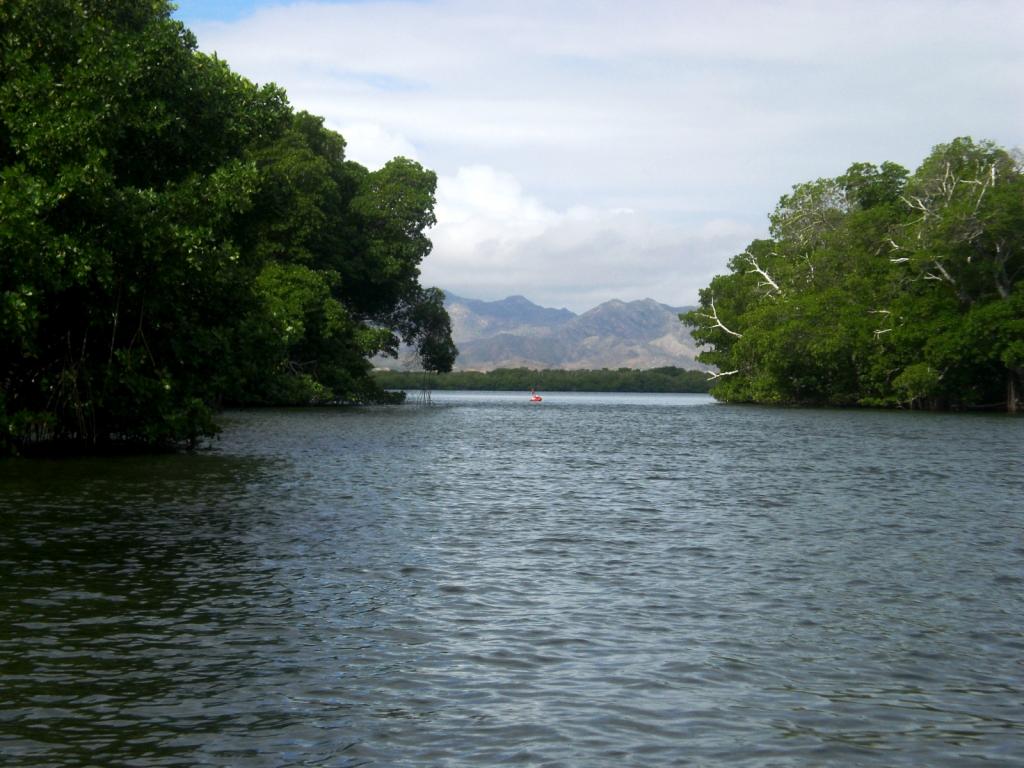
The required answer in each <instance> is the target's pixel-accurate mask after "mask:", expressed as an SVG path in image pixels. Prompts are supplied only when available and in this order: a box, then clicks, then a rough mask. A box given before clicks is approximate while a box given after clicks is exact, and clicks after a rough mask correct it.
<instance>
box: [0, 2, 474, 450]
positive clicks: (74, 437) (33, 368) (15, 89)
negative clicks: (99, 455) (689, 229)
mask: <svg viewBox="0 0 1024 768" xmlns="http://www.w3.org/2000/svg"><path fill="white" fill-rule="evenodd" d="M171 8H172V6H171V5H170V4H169V3H167V2H164V0H9V1H8V2H4V3H2V4H0V75H2V77H0V452H2V451H4V450H12V449H17V448H18V447H19V446H23V445H25V444H26V443H29V442H33V441H51V440H56V441H67V442H73V443H76V444H82V445H90V446H99V445H102V444H105V443H110V442H124V441H130V442H141V443H145V444H150V445H159V444H177V443H192V442H195V441H196V440H197V439H198V438H200V437H202V436H204V435H209V434H211V433H213V432H214V431H215V425H214V423H213V420H212V414H213V413H214V411H215V409H216V408H217V407H219V406H222V405H224V404H257V403H260V404H273V403H310V402H338V401H341V402H354V401H369V400H374V399H379V398H380V397H382V396H383V393H382V392H381V390H380V389H379V388H378V387H376V385H375V384H374V383H373V381H372V379H371V377H370V376H369V371H370V365H369V363H368V362H367V359H368V358H369V357H371V356H373V355H375V354H378V353H380V352H385V353H386V352H389V351H395V350H397V348H398V346H399V344H400V343H402V342H405V343H408V344H412V345H413V346H414V347H415V348H416V349H417V350H418V351H419V352H420V353H421V356H422V362H423V365H424V366H425V367H426V368H427V369H428V370H438V371H443V370H450V368H451V365H452V362H453V360H454V357H455V354H456V350H455V347H454V345H453V344H452V343H451V332H450V322H449V320H448V317H447V314H446V313H445V312H444V307H443V296H441V294H440V292H439V291H437V290H436V289H425V288H423V287H422V286H420V284H419V264H420V262H421V261H422V259H423V258H424V257H425V256H426V255H427V254H428V253H429V252H430V241H429V239H428V238H427V236H426V234H425V231H426V229H427V228H428V227H430V226H431V225H432V224H433V223H434V213H433V206H434V189H435V185H436V177H435V175H434V174H433V173H432V172H431V171H428V170H426V169H424V168H422V167H421V166H420V165H419V164H417V163H415V162H413V161H411V160H408V159H405V158H395V159H394V160H392V161H391V162H389V163H388V164H386V165H385V166H384V167H383V168H381V169H379V170H377V171H369V170H367V169H366V168H364V167H362V166H360V165H358V164H357V163H354V162H351V161H349V160H347V159H346V158H345V141H344V139H343V138H342V137H341V136H340V135H338V134H337V133H334V132H333V131H330V130H328V129H327V128H325V126H324V124H323V120H322V119H321V118H320V117H317V116H314V115H310V114H307V113H304V112H296V111H295V110H294V109H293V108H292V107H291V106H290V104H289V103H288V100H287V97H286V95H285V93H284V92H283V91H282V90H281V89H280V88H278V87H277V86H275V85H272V84H270V85H263V86H258V85H255V84H253V83H251V82H249V81H248V80H246V79H245V78H243V77H240V76H239V75H237V74H235V73H234V72H232V71H231V69H230V68H229V67H228V66H227V64H226V63H225V62H223V61H221V60H220V59H218V58H217V57H216V56H209V55H206V54H203V53H200V52H199V51H198V50H197V48H196V41H195V38H194V37H193V35H192V34H191V33H190V32H189V31H188V30H187V29H185V28H184V26H182V24H180V23H179V22H177V21H175V20H174V19H172V18H171V15H170V12H171Z"/></svg>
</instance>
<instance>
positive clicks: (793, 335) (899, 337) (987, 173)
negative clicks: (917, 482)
mask: <svg viewBox="0 0 1024 768" xmlns="http://www.w3.org/2000/svg"><path fill="white" fill-rule="evenodd" d="M769 220H770V223H771V226H770V233H769V234H770V236H769V237H768V238H767V239H763V240H755V241H753V242H752V243H751V244H750V245H749V246H748V247H747V249H746V250H745V251H743V252H742V253H740V254H738V255H736V256H735V257H733V259H732V260H731V261H730V262H729V273H728V274H725V275H719V276H717V277H715V278H714V279H713V280H712V281H711V284H710V285H709V286H707V287H706V288H704V289H703V290H701V292H700V307H699V308H698V309H696V310H693V311H691V312H688V313H686V314H684V315H682V316H681V319H682V320H683V321H684V322H685V323H686V324H687V325H689V326H690V327H691V328H692V329H693V330H692V334H693V337H694V339H695V340H696V341H697V342H698V343H699V344H701V345H703V346H705V347H706V349H705V351H703V352H702V353H701V354H700V355H699V356H698V358H697V359H698V360H699V361H700V362H702V363H705V364H707V365H709V366H714V367H715V369H716V370H717V373H716V380H717V386H716V387H715V388H714V395H715V397H716V398H718V399H720V400H724V401H727V402H736V403H742V402H748V403H762V404H780V405H809V406H869V407H887V408H894V407H896V408H919V409H927V410H936V411H937V410H952V411H964V410H982V409H989V410H1001V411H1008V412H1011V413H1019V412H1021V411H1022V410H1024V279H1022V278H1024V155H1022V154H1021V152H1020V151H1019V150H1015V151H1008V150H1006V149H1003V148H1001V147H999V146H997V145H995V144H994V143H992V142H990V141H980V142H975V141H974V140H973V139H971V138H966V137H965V138H958V139H955V140H953V141H952V142H950V143H949V144H940V145H938V146H936V147H935V148H934V149H933V151H932V153H931V154H930V155H929V156H928V157H927V158H926V159H925V160H924V162H923V163H922V164H921V166H920V167H919V168H918V169H917V170H916V171H915V172H913V173H910V172H909V171H908V170H907V169H905V168H902V167H901V166H899V165H897V164H895V163H888V162H886V163H882V164H881V165H878V166H876V165H873V164H870V163H854V164H853V165H851V166H850V167H849V169H848V170H847V171H846V173H844V174H843V175H841V176H838V177H836V178H831V179H818V180H816V181H811V182H807V183H805V184H798V185H796V186H794V187H793V191H792V192H791V193H790V194H788V195H784V196H783V197H782V198H781V200H780V201H779V204H778V206H777V207H776V208H775V211H774V212H773V213H772V215H771V216H770V217H769Z"/></svg>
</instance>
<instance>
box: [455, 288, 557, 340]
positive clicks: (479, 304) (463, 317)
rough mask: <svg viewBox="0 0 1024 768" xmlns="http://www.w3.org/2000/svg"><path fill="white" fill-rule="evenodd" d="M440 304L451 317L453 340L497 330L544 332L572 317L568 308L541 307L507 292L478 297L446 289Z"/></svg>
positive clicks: (546, 332) (526, 332) (471, 337)
mask: <svg viewBox="0 0 1024 768" xmlns="http://www.w3.org/2000/svg"><path fill="white" fill-rule="evenodd" d="M444 304H445V308H446V309H447V310H448V314H449V316H451V319H452V337H453V338H454V339H455V343H456V344H458V343H459V342H460V341H470V340H472V339H480V338H486V337H488V336H496V335H497V334H499V333H510V334H513V335H517V336H530V335H538V334H539V335H547V334H549V333H551V331H552V329H554V328H557V327H559V326H561V325H564V324H565V323H567V322H569V321H570V320H572V319H573V318H575V317H576V314H575V313H573V312H570V311H569V310H568V309H548V308H547V307H541V306H538V305H537V304H534V303H533V302H532V301H530V300H529V299H527V298H526V297H525V296H509V297H508V298H507V299H502V300H501V301H480V300H479V299H466V298H463V297H462V296H456V295H455V294H454V293H446V294H445V302H444Z"/></svg>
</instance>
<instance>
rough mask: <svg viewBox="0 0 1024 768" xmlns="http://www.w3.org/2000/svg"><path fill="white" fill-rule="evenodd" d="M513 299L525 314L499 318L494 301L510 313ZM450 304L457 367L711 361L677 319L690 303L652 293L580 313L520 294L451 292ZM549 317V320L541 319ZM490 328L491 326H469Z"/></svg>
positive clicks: (597, 366)
mask: <svg viewBox="0 0 1024 768" xmlns="http://www.w3.org/2000/svg"><path fill="white" fill-rule="evenodd" d="M510 301H512V302H514V304H513V306H515V307H518V308H519V309H521V311H522V314H520V315H513V316H510V317H507V318H506V319H504V320H503V323H502V322H498V321H496V320H495V319H494V316H493V315H491V314H490V311H491V308H492V307H494V306H495V305H499V306H498V307H496V309H497V312H498V313H499V314H501V313H505V312H507V311H508V310H509V309H510V307H509V305H508V304H507V302H510ZM446 306H447V307H448V312H449V314H450V315H452V318H453V334H452V335H453V338H454V339H455V343H456V345H458V347H459V358H458V360H456V362H455V367H456V368H457V369H459V370H491V369H494V368H516V367H526V368H566V369H578V368H591V369H600V368H659V367H661V366H667V365H674V366H678V367H680V368H700V369H704V368H706V366H703V365H700V364H699V363H697V362H696V360H695V358H696V356H697V348H696V344H695V343H694V341H693V338H692V337H691V336H690V334H689V331H688V330H687V328H686V327H685V326H684V325H683V324H682V323H681V322H680V321H679V313H680V312H684V311H686V308H685V307H670V306H667V305H665V304H660V303H658V302H656V301H654V300H653V299H642V300H639V301H629V302H625V301H618V300H612V301H606V302H605V303H604V304H601V305H599V306H597V307H594V308H593V309H591V310H589V311H587V312H584V313H583V314H582V315H574V314H573V313H572V312H569V311H568V310H565V309H562V310H546V309H544V308H542V307H537V305H535V304H532V303H531V302H529V301H526V300H524V299H522V297H513V299H505V300H504V302H475V303H474V305H473V306H470V305H469V304H467V303H464V301H463V300H461V299H459V297H451V296H450V297H449V300H448V301H447V302H446ZM538 310H539V311H538ZM542 313H551V314H546V315H545V314H542ZM502 317H505V316H504V315H503V314H502ZM455 318H458V319H457V320H456V319H455ZM544 318H549V321H548V322H543V320H544ZM484 328H486V329H488V331H489V332H480V331H477V332H475V333H472V332H471V333H466V332H465V329H473V330H474V331H476V330H477V329H484ZM495 331H497V332H495Z"/></svg>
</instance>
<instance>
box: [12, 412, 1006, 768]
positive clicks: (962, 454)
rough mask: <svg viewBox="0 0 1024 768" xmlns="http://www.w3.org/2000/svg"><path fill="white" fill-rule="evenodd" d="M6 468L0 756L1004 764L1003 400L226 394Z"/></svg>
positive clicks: (54, 761)
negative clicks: (164, 450)
mask: <svg viewBox="0 0 1024 768" xmlns="http://www.w3.org/2000/svg"><path fill="white" fill-rule="evenodd" d="M224 425H225V431H224V434H223V436H222V438H221V439H220V440H219V441H218V442H217V443H216V444H215V445H214V447H213V448H212V449H211V450H208V451H204V452H200V453H197V454H193V455H172V456H158V457H141V458H128V459H125V458H121V459H87V460H68V461H60V462H51V461H21V462H5V463H0V764H2V765H4V766H7V768H14V767H17V768H22V767H26V768H27V767H28V766H33V768H35V767H42V766H86V765H88V766H93V765H95V766H285V765H289V766H290V765H296V766H299V765H301V766H361V765H366V766H491V765H524V766H580V767H581V768H582V767H586V768H598V767H604V766H607V767H609V768H611V767H612V766H615V767H616V768H618V767H620V766H682V765H694V766H824V765H844V766H847V765H849V766H876V765H877V766H982V765H984V766H994V765H998V766H1012V765H1024V451H1022V442H1024V441H1022V438H1024V421H1021V420H1020V419H1019V418H1017V419H1014V418H1008V417H996V416H965V415H935V414H924V413H907V412H899V413H883V412H872V411H838V410H837V411H831V410H784V409H766V408H755V407H734V406H726V405H721V404H716V403H714V402H713V401H711V400H710V399H709V398H707V397H704V396H686V395H681V396H680V395H677V396H661V395H580V394H576V395H573V394H559V393H548V394H546V396H545V400H544V402H543V403H542V404H540V405H531V404H530V403H528V402H527V395H526V394H519V393H517V394H514V395H513V394H484V393H441V394H437V393H435V394H434V396H433V403H432V404H431V405H416V404H410V405H406V406H402V407H389V408H366V409H316V410H271V411H244V412H231V413H228V414H226V415H225V418H224Z"/></svg>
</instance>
